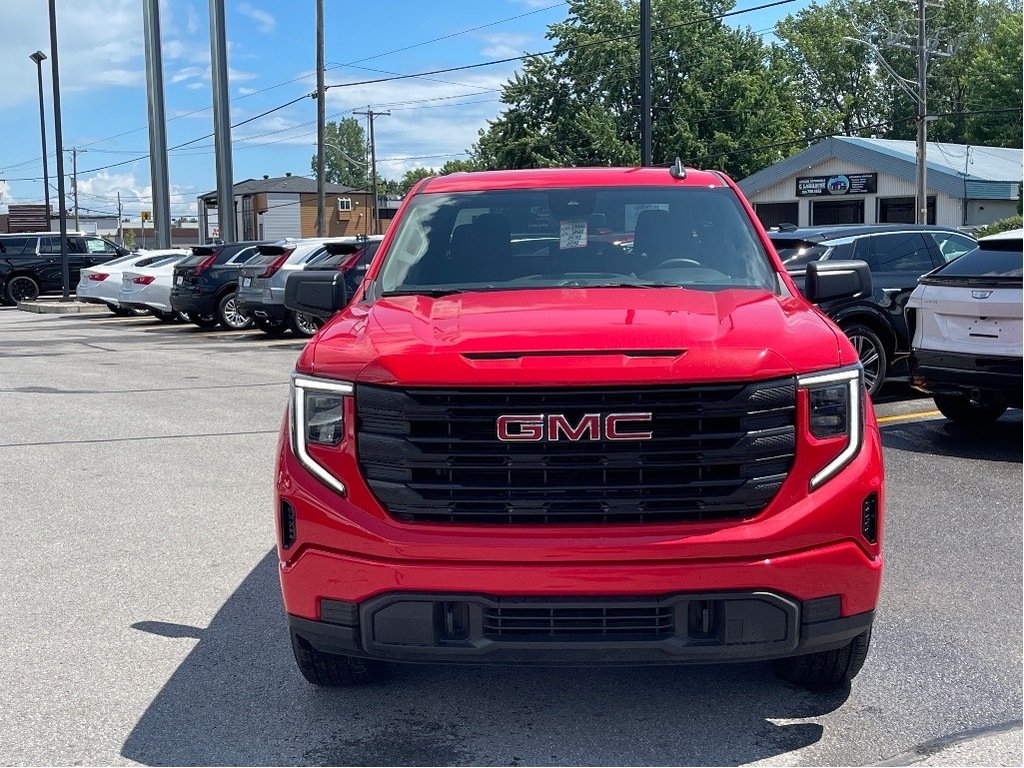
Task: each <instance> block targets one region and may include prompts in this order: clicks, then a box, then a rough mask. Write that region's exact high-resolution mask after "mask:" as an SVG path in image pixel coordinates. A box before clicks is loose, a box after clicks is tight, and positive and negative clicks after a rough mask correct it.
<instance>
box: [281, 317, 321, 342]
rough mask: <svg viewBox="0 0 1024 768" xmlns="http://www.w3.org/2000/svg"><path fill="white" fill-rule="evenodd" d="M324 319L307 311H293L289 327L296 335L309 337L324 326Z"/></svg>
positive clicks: (289, 318) (289, 319)
mask: <svg viewBox="0 0 1024 768" xmlns="http://www.w3.org/2000/svg"><path fill="white" fill-rule="evenodd" d="M323 325H324V321H323V320H321V319H320V318H319V317H316V316H314V315H309V314H306V313H305V312H292V313H290V314H289V316H288V327H289V328H291V329H292V333H294V334H295V335H296V336H303V337H305V338H309V337H310V336H315V335H316V332H317V331H319V330H320V329H321V328H323Z"/></svg>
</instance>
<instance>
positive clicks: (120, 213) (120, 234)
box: [117, 192, 124, 245]
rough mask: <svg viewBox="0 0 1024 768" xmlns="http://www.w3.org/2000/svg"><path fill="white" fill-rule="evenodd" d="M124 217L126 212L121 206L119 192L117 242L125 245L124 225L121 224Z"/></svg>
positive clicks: (119, 194)
mask: <svg viewBox="0 0 1024 768" xmlns="http://www.w3.org/2000/svg"><path fill="white" fill-rule="evenodd" d="M123 218H124V213H123V210H122V208H121V193H120V192H118V193H117V244H118V245H124V227H123V226H121V221H122V220H123Z"/></svg>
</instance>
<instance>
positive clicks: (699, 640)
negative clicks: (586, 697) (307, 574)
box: [288, 591, 874, 666]
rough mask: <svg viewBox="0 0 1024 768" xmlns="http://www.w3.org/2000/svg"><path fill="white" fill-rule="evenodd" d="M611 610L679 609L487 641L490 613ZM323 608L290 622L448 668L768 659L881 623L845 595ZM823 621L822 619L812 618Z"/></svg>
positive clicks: (350, 644) (414, 600)
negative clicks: (646, 619)
mask: <svg viewBox="0 0 1024 768" xmlns="http://www.w3.org/2000/svg"><path fill="white" fill-rule="evenodd" d="M605 601H607V602H605ZM629 601H632V602H629ZM601 604H605V605H607V606H608V607H609V608H613V609H614V608H617V607H619V606H622V605H645V606H648V607H650V606H651V605H652V604H656V605H657V606H658V607H660V608H661V609H662V610H664V609H666V608H669V609H671V610H673V611H674V616H675V620H674V622H673V623H672V626H671V628H670V629H669V631H668V632H663V633H660V634H656V635H651V636H650V637H647V638H645V637H638V636H628V635H621V636H616V635H615V634H614V633H613V634H611V635H609V636H597V637H580V636H572V635H569V636H561V637H557V638H552V637H550V636H549V637H543V638H542V637H518V638H516V637H513V638H509V639H495V638H494V637H493V636H488V635H487V630H486V629H485V627H484V621H483V619H482V617H483V616H484V611H485V610H494V609H495V607H500V606H503V605H504V606H511V607H512V609H513V614H514V612H515V610H519V609H522V608H523V606H529V605H543V606H559V607H564V608H568V609H569V610H570V611H578V610H583V609H581V608H580V606H583V605H586V606H595V605H601ZM321 605H322V609H321V615H322V617H323V620H322V621H313V620H310V619H305V618H301V617H298V616H292V615H289V617H288V619H289V623H290V626H291V630H292V632H293V633H294V634H296V635H298V636H299V637H301V638H303V639H304V640H306V641H307V642H309V643H310V644H311V645H312V646H313V647H314V648H316V649H317V650H320V651H324V652H327V653H335V654H341V655H347V656H357V657H363V658H373V659H382V660H390V661H401V662H423V663H444V664H460V663H462V664H516V665H535V666H577V665H579V666H591V665H593V666H606V665H607V666H615V665H622V666H629V665H634V666H636V665H647V664H666V663H667V664H673V663H675V664H680V663H683V664H701V663H722V662H742V661H759V660H766V659H773V658H784V657H788V656H799V655H802V654H805V653H813V652H816V651H822V650H829V649H833V648H839V647H842V646H843V645H846V644H847V643H848V642H849V641H850V640H852V639H853V638H854V637H856V636H857V635H859V634H861V633H863V632H865V631H867V630H868V629H870V627H871V624H872V622H873V620H874V612H873V611H868V612H866V613H861V614H856V615H853V616H846V617H839V616H838V609H839V600H838V599H837V598H836V596H829V597H826V598H821V599H818V600H811V601H806V602H804V603H801V602H800V601H796V600H792V599H790V598H788V597H784V596H781V595H778V594H774V593H770V592H763V591H750V592H715V593H680V594H673V595H666V596H659V597H655V598H595V597H578V598H562V599H559V598H507V597H502V598H495V597H491V596H484V595H476V594H448V593H443V594H423V593H415V594H406V593H389V594H386V595H381V596H378V597H376V598H373V599H371V600H368V601H366V602H364V603H361V604H359V605H355V604H353V603H342V602H338V601H331V600H323V601H321ZM450 606H459V608H457V609H455V610H452V609H451V608H450ZM694 606H696V607H697V610H694ZM703 606H707V607H708V608H709V609H710V611H711V613H712V615H713V616H714V618H712V619H711V620H710V622H708V620H707V619H705V624H704V625H703V627H702V626H701V625H700V622H699V619H698V622H697V625H696V628H695V627H694V623H693V619H694V616H698V617H699V616H700V615H701V610H702V607H703ZM705 615H706V614H705ZM452 616H456V617H457V618H455V619H454V620H453V619H452ZM826 616H828V617H830V618H824V617H826ZM815 618H817V619H819V620H817V621H813V620H812V621H808V619H815ZM702 630H703V631H702Z"/></svg>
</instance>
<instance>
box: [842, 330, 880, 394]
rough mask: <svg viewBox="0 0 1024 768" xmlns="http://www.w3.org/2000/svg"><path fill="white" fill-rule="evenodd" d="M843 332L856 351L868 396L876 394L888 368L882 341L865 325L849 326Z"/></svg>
mask: <svg viewBox="0 0 1024 768" xmlns="http://www.w3.org/2000/svg"><path fill="white" fill-rule="evenodd" d="M843 331H844V333H846V336H847V338H849V340H850V342H851V343H852V344H853V348H854V349H855V350H857V357H858V358H860V364H861V366H862V367H863V368H864V386H865V388H866V389H867V391H868V394H869V395H875V394H877V393H878V390H880V389H881V388H882V382H884V381H885V376H886V373H887V372H888V367H889V366H888V360H887V359H886V354H885V346H884V345H883V344H882V340H881V339H879V338H878V335H877V334H876V333H875V332H874V331H872V330H871V329H870V328H868V327H867V326H866V325H859V324H858V325H850V326H847V327H845V328H843Z"/></svg>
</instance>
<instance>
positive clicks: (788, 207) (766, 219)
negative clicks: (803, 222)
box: [754, 200, 800, 229]
mask: <svg viewBox="0 0 1024 768" xmlns="http://www.w3.org/2000/svg"><path fill="white" fill-rule="evenodd" d="M754 211H756V212H757V218H759V219H760V220H761V224H762V225H763V226H764V227H765V228H766V229H767V228H769V227H777V226H779V225H780V224H794V225H795V224H799V223H800V222H799V221H798V219H799V217H800V204H799V203H797V202H796V201H795V200H794V201H793V202H791V203H755V204H754Z"/></svg>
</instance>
